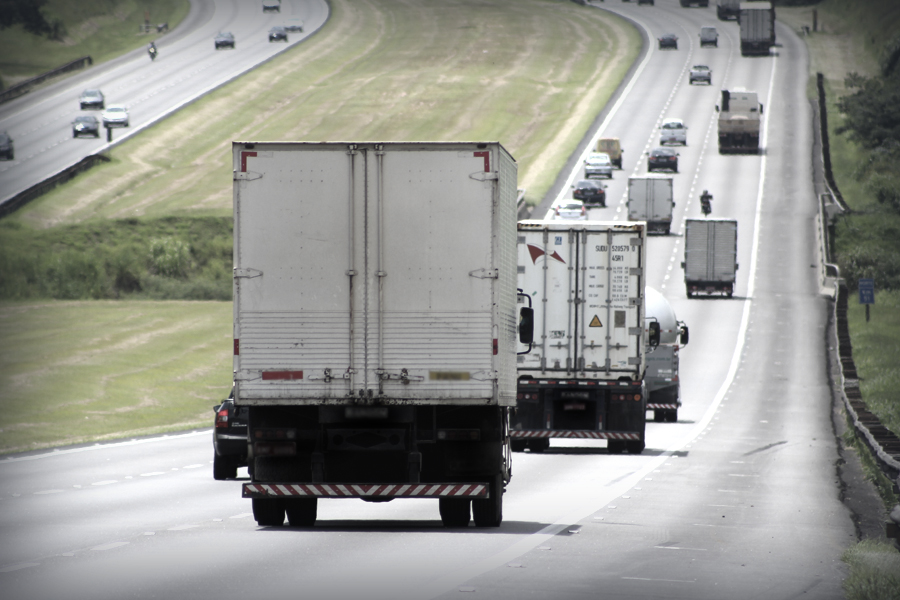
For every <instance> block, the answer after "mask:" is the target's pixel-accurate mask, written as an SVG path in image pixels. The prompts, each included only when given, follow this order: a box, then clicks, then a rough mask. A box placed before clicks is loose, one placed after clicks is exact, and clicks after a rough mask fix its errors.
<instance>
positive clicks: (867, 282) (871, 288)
mask: <svg viewBox="0 0 900 600" xmlns="http://www.w3.org/2000/svg"><path fill="white" fill-rule="evenodd" d="M859 303H860V304H875V280H874V279H860V280H859Z"/></svg>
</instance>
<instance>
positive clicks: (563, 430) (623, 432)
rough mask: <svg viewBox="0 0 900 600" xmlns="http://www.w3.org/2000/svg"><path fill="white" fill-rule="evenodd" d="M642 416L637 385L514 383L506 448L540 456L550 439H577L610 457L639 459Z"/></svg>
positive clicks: (643, 399) (644, 407)
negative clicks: (603, 446) (595, 442)
mask: <svg viewBox="0 0 900 600" xmlns="http://www.w3.org/2000/svg"><path fill="white" fill-rule="evenodd" d="M646 411H647V399H646V393H645V389H644V386H643V384H642V383H641V382H631V381H597V380H585V379H581V380H579V379H565V380H544V379H540V380H539V379H528V378H526V379H520V380H519V385H518V402H517V406H516V411H515V413H514V415H513V418H512V426H511V428H510V437H511V438H512V448H513V450H517V451H522V450H525V449H526V448H528V449H530V450H532V451H541V450H544V449H546V448H547V447H549V445H550V438H582V439H601V440H607V448H608V449H609V452H610V454H615V453H621V452H629V453H631V454H640V453H641V452H643V450H644V446H645V443H644V430H645V426H646Z"/></svg>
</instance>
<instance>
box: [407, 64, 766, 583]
mask: <svg viewBox="0 0 900 600" xmlns="http://www.w3.org/2000/svg"><path fill="white" fill-rule="evenodd" d="M772 59H773V60H772V73H771V75H770V77H769V92H768V94H767V96H766V104H768V106H769V111H770V114H771V107H772V91H773V89H774V82H775V69H776V66H777V64H778V61H777V60H776V57H775V56H773V57H772ZM768 132H769V118H768V117H767V118H766V120H765V125H764V127H763V132H762V136H763V139H762V148H763V156H762V160H761V161H760V167H759V171H760V177H759V188H758V190H757V195H756V218H755V220H754V230H753V244H752V247H751V250H750V252H751V256H750V274H749V275H748V285H747V297H746V299H745V300H744V311H743V315H742V317H741V325H740V330H739V333H738V337H737V340H736V341H735V346H734V353H733V354H732V358H731V365H730V367H729V369H728V374H727V375H726V377H725V380H724V381H723V382H722V385H721V387H720V388H719V391H718V393H717V394H716V396H715V399H714V400H713V403H712V404H710V406H709V408H708V409H707V410H706V413H705V414H704V416H703V418H702V419H701V420H700V422H699V423H697V425H696V426H695V427H694V429H693V430H692V431H691V433H690V434H688V435H687V436H686V437H685V438H684V439H683V440H682V441H681V442H678V443H676V444H674V445H672V446H671V447H670V448H668V449H667V450H665V451H664V452H663V453H662V454H660V455H659V456H658V457H656V458H655V459H653V460H652V461H650V462H649V463H648V464H647V465H646V466H645V467H644V468H643V469H641V470H640V471H637V472H635V473H633V474H632V475H631V476H629V477H628V478H626V479H624V480H622V481H621V482H619V484H618V485H616V486H615V487H614V488H613V492H612V494H613V496H612V497H614V498H617V497H619V496H620V495H622V494H623V493H625V492H626V491H628V490H630V489H631V488H632V487H634V486H635V485H636V484H637V483H638V482H639V481H641V479H643V477H644V476H645V475H647V474H648V473H650V472H652V471H653V470H654V469H656V468H657V467H659V466H660V465H662V463H664V462H665V461H666V460H668V459H669V458H670V457H671V456H672V454H674V453H675V452H677V451H679V450H681V449H682V448H683V447H684V446H686V445H687V444H689V443H690V442H692V441H693V440H694V439H695V438H697V436H699V435H700V434H701V433H702V432H703V430H704V429H706V427H707V426H708V425H709V423H710V421H711V420H712V418H713V415H714V414H715V413H716V412H717V411H718V409H719V405H720V404H721V403H722V399H723V398H724V397H725V394H726V393H727V392H728V389H729V388H730V387H731V385H732V383H733V382H734V377H735V375H736V374H737V370H738V367H739V366H740V363H741V355H742V354H743V351H744V343H745V341H746V334H747V327H748V325H749V321H750V308H751V300H752V298H753V292H754V290H755V287H756V286H755V283H756V268H757V254H758V251H759V228H760V221H761V218H762V217H761V215H762V200H763V191H764V188H765V182H766V177H765V175H766V154H765V150H766V146H767V144H766V143H767V142H768V138H769V135H768ZM607 504H608V503H607ZM607 504H604V505H600V506H597V505H596V504H592V503H589V502H586V503H584V504H582V506H581V507H580V508H578V509H576V510H573V511H572V512H570V513H569V514H567V515H564V516H563V517H562V518H560V519H557V520H556V521H555V522H554V523H553V524H551V525H548V526H547V527H544V528H543V529H541V530H540V531H538V532H537V533H533V534H531V535H530V536H527V537H525V538H524V539H522V540H520V541H518V542H516V543H515V544H513V545H511V546H509V547H508V548H506V549H504V550H502V551H501V552H498V553H496V554H494V555H493V556H489V557H487V558H485V559H484V560H482V561H480V562H477V563H474V564H472V565H469V566H467V567H463V568H461V569H457V570H456V571H453V572H451V573H449V574H447V575H445V576H443V577H440V578H439V579H437V580H436V581H433V582H430V583H428V584H426V585H425V586H424V587H425V589H424V590H421V591H424V594H420V593H417V592H419V591H420V590H409V591H408V592H407V593H406V594H404V595H403V597H414V598H422V597H424V598H429V599H431V598H436V597H437V596H440V595H442V594H445V593H447V592H449V591H452V590H453V589H456V588H458V587H459V586H460V585H461V584H462V583H465V582H467V581H469V580H471V579H474V578H475V577H478V576H479V575H483V574H484V573H487V572H489V571H492V570H494V569H496V568H499V567H501V566H503V565H505V564H506V563H508V562H510V561H511V560H514V559H517V558H519V557H521V556H522V555H523V554H525V553H526V552H529V551H531V550H533V549H534V548H536V547H538V546H540V545H541V544H543V543H545V542H547V541H549V540H550V539H552V538H553V537H554V536H555V535H556V534H558V533H559V532H560V531H562V530H563V529H565V528H566V527H569V526H571V524H572V523H578V522H580V521H582V520H584V519H586V518H587V517H588V516H590V515H591V514H593V513H595V512H597V511H598V510H600V509H602V508H604V507H605V506H607Z"/></svg>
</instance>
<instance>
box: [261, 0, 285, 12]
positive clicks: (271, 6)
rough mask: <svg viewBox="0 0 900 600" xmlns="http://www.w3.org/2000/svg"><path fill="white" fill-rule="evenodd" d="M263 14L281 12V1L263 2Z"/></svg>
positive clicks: (267, 0)
mask: <svg viewBox="0 0 900 600" xmlns="http://www.w3.org/2000/svg"><path fill="white" fill-rule="evenodd" d="M262 9H263V12H277V13H280V12H281V0H263V3H262Z"/></svg>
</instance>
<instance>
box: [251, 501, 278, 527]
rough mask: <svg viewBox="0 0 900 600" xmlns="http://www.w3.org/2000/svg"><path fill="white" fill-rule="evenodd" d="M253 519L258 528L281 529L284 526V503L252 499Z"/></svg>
mask: <svg viewBox="0 0 900 600" xmlns="http://www.w3.org/2000/svg"><path fill="white" fill-rule="evenodd" d="M253 518H254V519H256V522H257V523H258V524H259V526H260V527H281V525H282V524H284V503H283V502H282V501H281V500H269V499H268V498H254V499H253Z"/></svg>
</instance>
